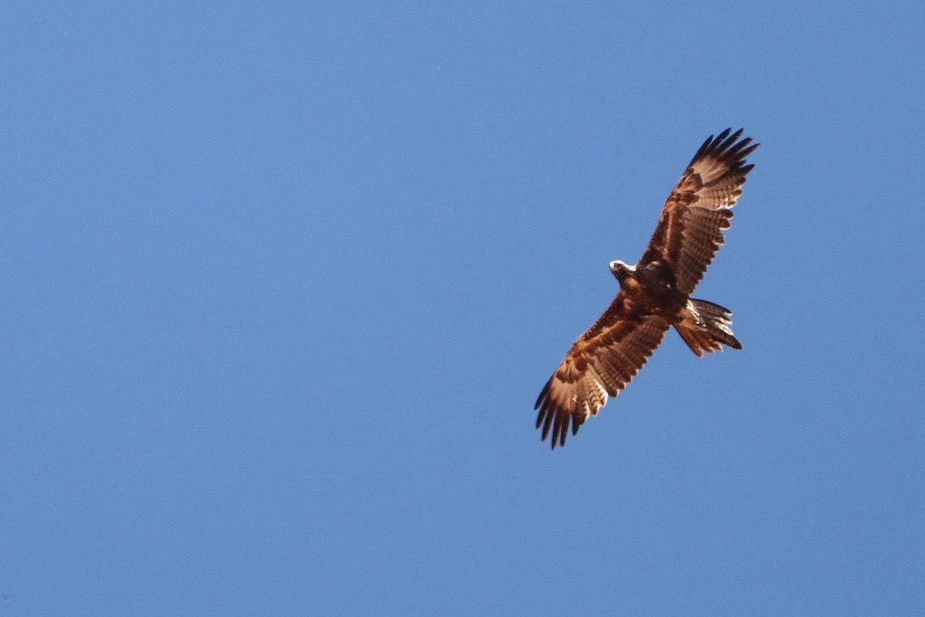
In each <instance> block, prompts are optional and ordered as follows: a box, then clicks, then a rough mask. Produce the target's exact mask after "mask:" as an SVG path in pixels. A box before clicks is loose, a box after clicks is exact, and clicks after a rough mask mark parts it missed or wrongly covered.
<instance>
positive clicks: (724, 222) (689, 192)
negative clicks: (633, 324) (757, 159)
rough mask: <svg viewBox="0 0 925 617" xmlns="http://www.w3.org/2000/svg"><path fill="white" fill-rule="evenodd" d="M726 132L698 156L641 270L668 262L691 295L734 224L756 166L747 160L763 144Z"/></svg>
mask: <svg viewBox="0 0 925 617" xmlns="http://www.w3.org/2000/svg"><path fill="white" fill-rule="evenodd" d="M730 131H731V129H726V130H725V131H723V132H722V133H720V134H719V135H717V136H716V137H713V136H712V135H711V136H710V138H709V139H707V140H706V141H705V142H703V145H702V146H700V150H698V151H697V154H695V155H694V158H693V159H692V160H691V162H690V165H688V167H687V171H685V172H684V174H683V175H682V176H681V180H679V181H678V185H677V186H676V187H675V189H674V191H672V192H671V195H670V196H669V197H668V200H667V201H666V202H665V206H664V207H663V208H662V213H661V216H660V217H659V219H658V225H656V227H655V233H654V234H653V235H652V239H651V240H650V241H649V246H648V247H647V248H646V251H645V253H644V254H643V256H642V259H641V260H640V261H639V264H640V265H646V264H649V263H652V262H654V261H662V262H663V263H667V264H669V265H670V266H671V267H672V270H673V271H674V275H675V279H676V281H675V282H676V285H677V288H678V289H679V290H680V291H682V292H684V293H686V294H690V293H692V292H693V291H694V288H695V287H696V286H697V283H699V282H700V279H701V278H703V273H704V272H705V271H706V269H707V266H709V265H710V262H711V261H713V256H714V255H715V254H716V251H717V249H719V247H720V246H721V245H722V244H723V240H724V238H723V230H725V229H728V228H729V225H730V221H731V219H732V210H731V208H732V207H733V206H734V205H735V204H736V200H738V198H739V195H741V194H742V185H743V184H745V176H746V174H748V172H749V171H751V169H752V167H753V165H746V164H745V157H746V156H748V155H749V154H751V153H752V151H754V150H755V148H757V147H758V145H759V144H752V145H749V144H751V141H752V139H751V137H746V138H744V139H742V140H739V137H740V136H741V135H742V129H739V130H738V131H736V132H735V133H733V134H732V135H730V134H729V133H730Z"/></svg>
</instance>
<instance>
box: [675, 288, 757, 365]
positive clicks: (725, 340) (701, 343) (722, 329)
mask: <svg viewBox="0 0 925 617" xmlns="http://www.w3.org/2000/svg"><path fill="white" fill-rule="evenodd" d="M730 317H732V311H730V310H729V309H727V308H725V307H723V306H720V305H719V304H714V303H712V302H707V301H706V300H695V299H693V298H691V299H690V300H688V301H687V306H686V307H684V309H683V310H682V311H681V320H680V321H678V322H677V323H675V324H674V327H675V330H677V331H678V334H680V335H681V338H682V339H684V342H685V343H687V346H688V347H690V348H691V351H693V352H694V353H695V354H697V355H698V356H702V355H703V353H704V352H706V353H713V352H714V351H722V349H723V345H726V346H728V347H732V348H733V349H742V343H740V342H739V341H738V339H736V337H735V336H734V335H733V334H732V328H731V327H730V326H732V320H730V319H729V318H730Z"/></svg>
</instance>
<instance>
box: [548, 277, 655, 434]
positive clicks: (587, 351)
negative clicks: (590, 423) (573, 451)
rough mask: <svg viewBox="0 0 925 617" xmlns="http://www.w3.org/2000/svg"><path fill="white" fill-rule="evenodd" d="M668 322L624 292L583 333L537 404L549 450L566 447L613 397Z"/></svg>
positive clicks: (644, 358)
mask: <svg viewBox="0 0 925 617" xmlns="http://www.w3.org/2000/svg"><path fill="white" fill-rule="evenodd" d="M668 326H669V324H668V322H667V321H665V320H664V319H663V318H662V317H659V316H658V315H654V314H651V313H650V314H646V313H642V312H640V311H639V310H638V309H634V307H633V304H632V302H631V301H629V300H628V298H627V297H626V294H624V292H623V291H621V292H620V293H618V294H617V297H616V298H615V299H614V301H613V302H612V303H611V304H610V307H608V309H607V310H606V311H605V312H604V314H603V315H601V317H600V319H598V320H597V322H595V324H594V325H593V326H591V328H590V329H589V330H588V331H587V332H585V333H584V334H583V335H581V338H579V339H578V340H577V341H575V344H574V345H572V349H571V350H570V351H569V352H568V354H566V356H565V359H564V360H562V363H561V364H560V365H559V368H557V369H556V372H555V373H553V375H552V377H550V378H549V381H547V382H546V386H545V387H544V388H543V391H542V392H540V396H539V398H538V399H537V400H536V405H535V406H534V409H538V410H539V414H538V415H537V417H536V428H540V427H543V439H544V440H545V439H546V437H547V436H548V435H549V433H550V430H552V447H553V448H555V447H556V446H557V445H560V446H563V445H565V437H566V435H567V434H568V429H569V423H571V427H572V434H573V435H574V434H575V433H577V432H578V427H579V426H581V425H582V423H584V421H585V420H587V419H588V416H590V415H592V414H593V415H596V414H597V412H598V410H599V409H600V408H601V407H603V406H604V404H605V403H607V397H608V396H616V395H617V394H618V393H619V392H620V390H622V389H623V388H624V387H625V386H626V384H628V383H629V382H630V380H631V379H632V378H633V376H634V375H635V374H636V373H637V372H639V369H641V368H642V367H643V365H644V364H645V363H646V360H648V358H649V356H651V355H652V352H653V351H655V348H656V347H658V345H659V343H661V342H662V337H664V336H665V331H666V330H668Z"/></svg>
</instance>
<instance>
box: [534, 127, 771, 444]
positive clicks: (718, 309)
mask: <svg viewBox="0 0 925 617" xmlns="http://www.w3.org/2000/svg"><path fill="white" fill-rule="evenodd" d="M730 133H731V134H730ZM741 136H742V129H739V130H738V131H736V132H735V133H732V129H726V130H725V131H723V132H722V133H720V134H719V135H717V136H715V137H714V136H712V135H711V136H710V137H709V138H708V139H707V140H706V141H705V142H703V145H702V146H700V149H699V150H697V154H695V155H694V158H693V159H692V160H691V162H690V164H689V165H688V166H687V170H686V171H685V172H684V173H683V174H682V175H681V179H680V180H679V181H678V184H677V186H676V187H675V188H674V190H673V191H672V192H671V195H669V196H668V200H667V201H666V202H665V205H664V206H663V207H662V213H661V215H660V216H659V219H658V224H657V225H656V226H655V233H654V234H653V235H652V239H651V240H649V246H648V247H646V250H645V252H644V253H643V255H642V259H640V260H639V263H637V264H636V265H634V266H631V265H628V264H625V263H623V262H622V261H612V262H610V272H611V273H612V274H613V275H614V277H616V279H617V281H618V282H619V284H620V291H619V292H618V293H617V297H616V298H614V300H613V302H611V303H610V306H609V307H607V310H606V311H604V314H603V315H601V316H600V318H599V319H598V320H597V321H596V322H595V323H594V325H593V326H591V327H590V328H589V329H588V331H587V332H585V333H584V334H582V335H581V336H580V337H579V338H578V340H577V341H575V343H574V345H572V348H571V349H570V350H569V352H568V353H567V354H566V356H565V359H564V360H562V363H561V364H559V367H558V368H557V369H556V371H555V373H553V375H552V377H550V378H549V381H547V382H546V385H545V386H544V387H543V391H542V392H540V396H539V398H537V400H536V405H535V407H534V409H536V410H538V411H539V413H538V415H537V417H536V427H537V428H542V429H543V437H542V438H543V440H545V439H546V438H547V437H548V436H549V435H550V434H551V435H552V447H553V449H555V447H556V446H557V445H559V446H564V445H565V438H566V436H567V435H568V431H569V425H571V431H572V434H573V435H574V434H575V433H577V432H578V428H579V427H580V426H581V425H582V424H583V423H584V421H585V420H587V419H588V417H589V416H592V415H597V412H598V411H599V410H600V408H601V407H603V406H604V405H605V404H606V403H607V397H608V396H616V395H617V394H618V393H619V392H620V390H622V389H623V388H624V387H626V384H628V383H629V382H630V380H631V379H632V378H633V376H634V375H636V373H637V372H639V369H641V368H642V367H643V365H644V364H645V363H646V360H647V359H648V358H649V356H651V355H652V352H653V351H655V348H656V347H658V346H659V343H661V342H662V338H663V337H664V336H665V332H666V331H667V330H668V328H669V327H671V326H674V328H675V330H677V331H678V334H680V335H681V338H682V339H683V340H684V342H685V343H687V346H688V347H690V348H691V351H693V352H694V353H695V354H697V356H702V355H703V354H704V352H707V353H713V352H714V351H720V350H722V348H723V345H726V346H728V347H732V348H733V349H742V344H741V343H739V341H738V340H737V339H736V337H735V336H734V335H733V334H732V329H731V327H730V326H731V325H732V321H731V320H730V317H731V316H732V312H731V311H730V310H729V309H727V308H724V307H722V306H720V305H719V304H714V303H712V302H707V301H706V300H696V299H694V298H691V297H690V295H691V294H692V293H693V291H694V288H695V287H696V286H697V283H699V282H700V279H701V278H703V274H704V272H705V271H706V269H707V266H709V265H710V262H711V261H713V256H714V255H715V254H716V251H717V250H718V249H719V247H720V246H721V245H722V244H723V240H724V237H723V231H724V230H726V229H728V228H729V225H730V221H731V219H732V210H731V208H732V207H733V206H734V205H735V204H736V201H737V200H738V198H739V195H741V194H742V185H743V184H745V176H746V175H747V174H748V172H749V171H751V169H752V167H754V165H747V164H746V161H745V157H746V156H748V155H749V154H751V153H752V152H753V151H754V150H755V148H757V147H758V145H759V144H752V143H751V142H752V139H751V137H745V138H743V139H740V137H741Z"/></svg>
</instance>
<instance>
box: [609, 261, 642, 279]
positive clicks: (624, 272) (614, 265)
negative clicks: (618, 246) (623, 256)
mask: <svg viewBox="0 0 925 617" xmlns="http://www.w3.org/2000/svg"><path fill="white" fill-rule="evenodd" d="M610 272H611V273H612V274H613V275H614V276H615V277H617V280H618V281H620V285H623V284H624V282H625V281H627V280H629V279H631V278H633V277H634V276H635V275H636V266H630V265H628V264H625V263H623V262H622V261H620V260H617V261H611V262H610Z"/></svg>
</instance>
